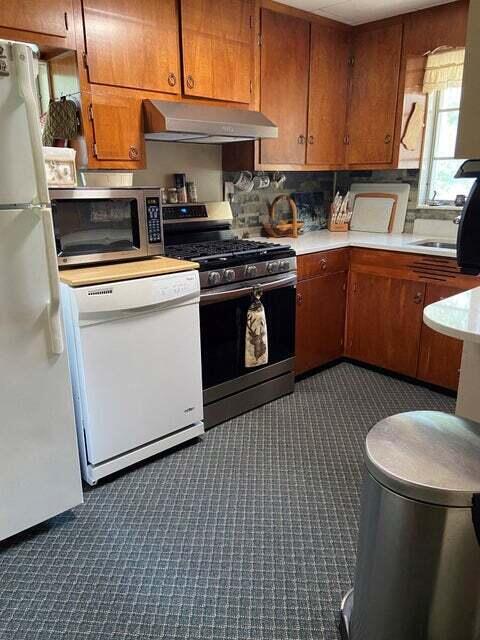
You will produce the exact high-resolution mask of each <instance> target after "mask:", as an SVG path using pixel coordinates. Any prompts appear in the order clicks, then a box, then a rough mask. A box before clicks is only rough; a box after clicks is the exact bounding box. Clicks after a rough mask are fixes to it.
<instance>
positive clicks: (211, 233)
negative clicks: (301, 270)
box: [163, 203, 297, 427]
mask: <svg viewBox="0 0 480 640" xmlns="http://www.w3.org/2000/svg"><path fill="white" fill-rule="evenodd" d="M163 219H164V241H165V253H166V255H167V256H170V257H174V258H182V259H184V260H185V259H186V260H192V261H194V262H197V263H199V264H200V283H201V297H200V329H201V342H202V373H203V389H204V391H203V397H204V406H205V426H206V427H212V426H214V425H216V424H219V423H220V422H224V421H225V420H228V419H229V418H232V417H234V416H237V415H239V414H241V413H243V412H245V411H249V410H250V409H253V408H255V407H258V406H260V405H262V404H264V403H266V402H270V401H271V400H275V399H276V398H279V397H281V396H283V395H286V394H288V393H291V392H292V391H293V389H294V356H295V300H296V295H295V288H296V282H297V274H296V258H295V252H294V251H293V250H292V249H291V248H290V247H288V246H285V245H280V244H273V243H270V242H254V241H252V240H239V239H237V238H235V236H234V233H233V231H232V214H231V210H230V206H229V205H228V204H227V203H221V204H207V205H200V204H198V205H167V206H164V208H163ZM253 298H255V299H260V301H261V303H262V305H263V307H264V310H265V319H266V326H267V335H268V362H266V363H265V364H262V365H260V366H258V367H254V368H251V367H247V366H245V365H246V363H245V340H246V337H245V335H246V323H247V313H248V309H249V307H250V305H251V303H252V299H253Z"/></svg>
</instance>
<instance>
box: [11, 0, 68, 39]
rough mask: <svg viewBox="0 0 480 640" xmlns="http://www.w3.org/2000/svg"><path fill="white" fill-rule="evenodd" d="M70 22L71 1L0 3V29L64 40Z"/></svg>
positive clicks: (35, 0) (45, 0)
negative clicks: (18, 30) (16, 30)
mask: <svg viewBox="0 0 480 640" xmlns="http://www.w3.org/2000/svg"><path fill="white" fill-rule="evenodd" d="M72 22H73V20H72V0H16V1H11V2H10V1H9V0H1V1H0V27H6V28H8V29H20V30H22V31H30V32H33V33H41V34H43V35H47V36H57V37H61V38H65V37H67V35H68V32H69V29H71V26H70V25H71V23H72Z"/></svg>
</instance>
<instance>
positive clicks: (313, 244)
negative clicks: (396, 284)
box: [252, 229, 456, 258]
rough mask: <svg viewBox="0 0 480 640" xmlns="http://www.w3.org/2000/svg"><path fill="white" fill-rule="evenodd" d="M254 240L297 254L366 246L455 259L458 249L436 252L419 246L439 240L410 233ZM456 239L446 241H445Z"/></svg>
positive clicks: (321, 234)
mask: <svg viewBox="0 0 480 640" xmlns="http://www.w3.org/2000/svg"><path fill="white" fill-rule="evenodd" d="M252 239H253V240H260V241H262V240H263V241H268V242H276V243H280V244H287V245H290V246H291V247H292V248H293V249H295V251H296V252H297V255H299V256H301V255H305V254H307V253H316V252H317V251H328V250H329V249H342V248H345V247H363V248H365V249H384V250H387V251H403V252H407V253H421V254H426V255H433V256H444V257H448V258H455V257H456V251H455V250H454V249H436V248H434V247H419V246H418V245H416V244H412V243H416V242H422V241H426V240H431V239H434V240H439V238H430V237H429V236H418V235H412V234H410V233H368V232H363V231H347V232H346V233H333V232H331V231H327V230H326V229H325V230H323V231H309V232H307V233H305V234H303V235H300V236H299V237H298V238H260V237H257V238H252ZM447 241H449V242H454V240H452V239H450V240H447V239H445V242H447Z"/></svg>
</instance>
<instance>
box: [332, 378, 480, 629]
mask: <svg viewBox="0 0 480 640" xmlns="http://www.w3.org/2000/svg"><path fill="white" fill-rule="evenodd" d="M479 398H480V391H479ZM365 463H366V471H365V479H364V484H363V493H362V506H361V516H360V537H359V543H358V553H357V567H356V574H355V585H354V589H353V590H352V591H351V592H349V594H347V596H346V597H345V598H344V600H343V603H342V610H341V617H342V621H341V630H342V633H343V635H344V637H346V638H348V639H349V640H480V499H479V496H480V425H479V424H476V423H474V422H470V421H468V420H463V419H461V418H457V417H455V416H451V415H447V414H444V413H440V412H433V411H416V412H412V413H404V414H399V415H396V416H392V417H391V418H387V419H386V420H382V421H381V422H379V423H378V424H377V425H376V426H375V427H374V428H373V429H372V430H371V431H370V433H369V434H368V436H367V440H366V449H365Z"/></svg>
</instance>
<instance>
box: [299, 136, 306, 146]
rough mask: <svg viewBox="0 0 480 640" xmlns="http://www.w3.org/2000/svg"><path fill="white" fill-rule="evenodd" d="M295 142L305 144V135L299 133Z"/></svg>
mask: <svg viewBox="0 0 480 640" xmlns="http://www.w3.org/2000/svg"><path fill="white" fill-rule="evenodd" d="M297 142H298V144H305V136H304V135H299V136H298V138H297Z"/></svg>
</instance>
